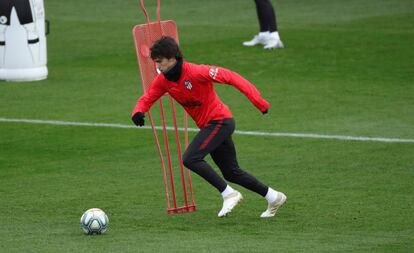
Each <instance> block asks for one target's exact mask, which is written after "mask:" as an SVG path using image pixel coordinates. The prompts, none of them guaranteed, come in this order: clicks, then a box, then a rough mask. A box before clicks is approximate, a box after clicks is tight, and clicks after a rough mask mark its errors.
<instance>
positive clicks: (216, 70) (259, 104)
mask: <svg viewBox="0 0 414 253" xmlns="http://www.w3.org/2000/svg"><path fill="white" fill-rule="evenodd" d="M199 67H200V68H199V71H198V72H199V74H200V75H201V78H202V79H204V80H206V79H207V80H209V81H211V82H215V83H224V84H229V85H231V86H234V87H235V88H236V89H238V90H239V91H240V92H242V93H243V94H244V95H245V96H246V97H247V98H248V99H249V100H250V102H251V103H252V104H253V105H254V106H255V107H256V108H257V109H259V110H260V111H261V112H264V111H266V110H267V109H269V107H270V104H269V102H267V101H266V100H265V99H263V98H262V96H261V95H260V92H259V91H258V90H257V89H256V87H255V86H254V85H253V84H252V83H250V82H249V81H247V80H246V79H245V78H243V77H242V76H241V75H239V74H238V73H236V72H234V71H231V70H229V69H226V68H221V67H215V66H208V65H199Z"/></svg>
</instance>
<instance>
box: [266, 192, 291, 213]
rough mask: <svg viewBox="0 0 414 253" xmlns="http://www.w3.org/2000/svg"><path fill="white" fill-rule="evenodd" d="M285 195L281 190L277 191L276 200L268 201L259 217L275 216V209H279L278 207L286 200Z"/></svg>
mask: <svg viewBox="0 0 414 253" xmlns="http://www.w3.org/2000/svg"><path fill="white" fill-rule="evenodd" d="M286 199H287V197H286V195H285V194H284V193H283V192H277V197H276V200H274V201H273V202H270V203H268V205H267V210H266V211H264V212H263V213H262V214H261V215H260V217H262V218H270V217H273V216H275V214H276V212H277V209H279V207H281V206H282V205H283V204H284V203H285V201H286Z"/></svg>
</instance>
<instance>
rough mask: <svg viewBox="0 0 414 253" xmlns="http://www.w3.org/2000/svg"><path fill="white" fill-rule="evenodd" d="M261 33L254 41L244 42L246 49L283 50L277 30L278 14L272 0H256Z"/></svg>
mask: <svg viewBox="0 0 414 253" xmlns="http://www.w3.org/2000/svg"><path fill="white" fill-rule="evenodd" d="M255 3H256V11H257V17H258V19H259V25H260V32H259V34H257V35H255V36H254V37H253V39H252V40H250V41H245V42H243V45H244V46H246V47H251V46H256V45H264V49H273V48H283V47H284V46H283V43H282V40H281V39H280V36H279V32H278V30H277V22H276V14H275V11H274V9H273V6H272V3H271V2H270V0H255Z"/></svg>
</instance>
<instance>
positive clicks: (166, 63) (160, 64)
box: [154, 58, 177, 73]
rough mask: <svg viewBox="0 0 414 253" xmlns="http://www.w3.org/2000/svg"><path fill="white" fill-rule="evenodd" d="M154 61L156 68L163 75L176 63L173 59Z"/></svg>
mask: <svg viewBox="0 0 414 253" xmlns="http://www.w3.org/2000/svg"><path fill="white" fill-rule="evenodd" d="M154 61H155V64H157V68H158V69H159V70H160V71H161V72H163V73H165V72H167V71H168V70H169V69H170V68H171V67H172V66H174V64H175V63H176V62H177V60H176V59H175V58H171V59H167V58H157V59H155V60H154Z"/></svg>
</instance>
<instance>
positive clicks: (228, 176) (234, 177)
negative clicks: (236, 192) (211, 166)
mask: <svg viewBox="0 0 414 253" xmlns="http://www.w3.org/2000/svg"><path fill="white" fill-rule="evenodd" d="M243 174H244V171H243V170H241V169H239V168H233V169H232V170H230V171H228V172H225V173H223V177H224V179H225V180H226V181H228V182H231V183H237V182H239V179H240V178H241V177H242V176H243Z"/></svg>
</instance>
